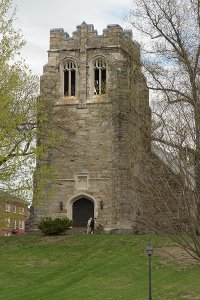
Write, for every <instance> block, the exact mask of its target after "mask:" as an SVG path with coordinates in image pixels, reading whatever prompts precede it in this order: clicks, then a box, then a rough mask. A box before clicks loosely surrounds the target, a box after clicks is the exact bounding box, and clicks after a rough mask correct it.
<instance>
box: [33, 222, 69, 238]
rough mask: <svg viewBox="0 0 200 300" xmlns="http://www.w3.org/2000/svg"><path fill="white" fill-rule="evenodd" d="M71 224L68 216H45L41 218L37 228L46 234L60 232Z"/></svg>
mask: <svg viewBox="0 0 200 300" xmlns="http://www.w3.org/2000/svg"><path fill="white" fill-rule="evenodd" d="M71 226H72V221H71V220H69V219H68V218H62V219H61V218H56V219H52V218H46V219H43V220H42V221H41V222H40V223H39V225H38V228H39V229H40V230H41V231H42V233H44V234H46V235H56V234H61V233H63V232H64V231H65V230H67V229H69V228H70V227H71Z"/></svg>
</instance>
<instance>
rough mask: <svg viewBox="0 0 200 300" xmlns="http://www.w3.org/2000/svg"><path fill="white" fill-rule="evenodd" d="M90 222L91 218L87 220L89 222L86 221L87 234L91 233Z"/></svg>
mask: <svg viewBox="0 0 200 300" xmlns="http://www.w3.org/2000/svg"><path fill="white" fill-rule="evenodd" d="M91 221H92V218H89V220H88V221H87V234H89V233H91V226H90V225H91Z"/></svg>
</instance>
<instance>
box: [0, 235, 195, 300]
mask: <svg viewBox="0 0 200 300" xmlns="http://www.w3.org/2000/svg"><path fill="white" fill-rule="evenodd" d="M149 240H151V241H152V245H153V247H154V255H153V257H152V294H153V299H154V300H156V299H157V300H172V299H173V300H176V299H178V300H181V299H183V300H189V299H193V300H194V299H200V284H199V278H200V266H198V265H197V264H196V263H193V264H192V263H190V262H188V261H187V262H186V261H185V262H182V263H175V262H174V261H173V260H172V259H171V258H170V257H167V255H163V253H165V252H164V250H166V249H168V250H172V249H176V248H174V246H173V245H172V244H170V242H169V241H167V240H165V239H164V238H161V237H158V236H148V235H142V236H137V235H135V236H134V235H111V234H99V235H86V234H76V235H65V236H58V237H44V236H21V237H17V236H14V237H1V238H0V299H4V300H11V299H12V300H24V299H26V300H27V299H42V300H46V299H47V300H90V299H93V300H118V299H124V300H143V299H144V300H147V299H148V258H147V255H146V253H145V248H146V246H147V244H148V241H149ZM179 251H180V250H177V249H176V252H177V253H178V254H179ZM180 253H181V252H180ZM160 254H162V255H161V256H160Z"/></svg>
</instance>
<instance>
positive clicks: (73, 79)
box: [71, 70, 76, 96]
mask: <svg viewBox="0 0 200 300" xmlns="http://www.w3.org/2000/svg"><path fill="white" fill-rule="evenodd" d="M75 86H76V72H75V70H72V71H71V96H75Z"/></svg>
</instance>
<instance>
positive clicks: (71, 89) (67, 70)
mask: <svg viewBox="0 0 200 300" xmlns="http://www.w3.org/2000/svg"><path fill="white" fill-rule="evenodd" d="M64 95H65V96H75V95H76V65H75V63H73V62H70V61H68V62H67V63H65V65H64Z"/></svg>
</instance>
